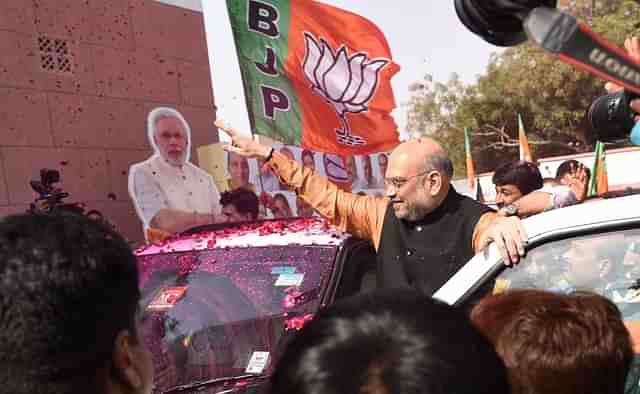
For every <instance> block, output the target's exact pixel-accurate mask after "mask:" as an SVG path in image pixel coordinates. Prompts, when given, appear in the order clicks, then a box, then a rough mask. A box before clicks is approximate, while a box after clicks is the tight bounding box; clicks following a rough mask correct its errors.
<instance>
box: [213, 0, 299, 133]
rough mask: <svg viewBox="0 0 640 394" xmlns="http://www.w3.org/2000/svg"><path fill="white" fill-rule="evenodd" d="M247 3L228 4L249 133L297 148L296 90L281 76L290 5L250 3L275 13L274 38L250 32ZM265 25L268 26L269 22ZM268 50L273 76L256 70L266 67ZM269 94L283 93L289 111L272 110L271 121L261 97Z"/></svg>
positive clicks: (264, 0)
mask: <svg viewBox="0 0 640 394" xmlns="http://www.w3.org/2000/svg"><path fill="white" fill-rule="evenodd" d="M249 3H250V1H249V0H227V10H228V13H229V18H230V21H231V26H232V29H233V36H234V40H235V44H236V51H237V54H238V61H239V63H240V71H241V73H242V81H243V84H244V92H245V98H246V104H247V109H248V112H249V118H250V121H251V128H252V131H253V132H254V133H257V134H262V135H266V136H268V137H270V138H273V139H275V140H278V141H282V142H284V143H287V144H294V145H299V144H300V142H301V138H300V137H301V121H302V117H301V114H300V110H299V105H298V99H297V97H296V94H295V89H294V87H293V85H292V84H291V82H290V81H289V80H288V79H287V78H286V75H285V74H284V63H285V61H286V59H287V55H288V51H289V33H290V32H289V27H290V20H291V10H290V1H289V0H260V1H259V2H258V1H254V2H253V4H254V5H258V6H261V7H268V8H269V9H270V10H273V9H275V10H277V21H276V22H275V26H277V33H278V34H277V37H271V36H269V35H266V34H264V33H261V32H260V31H256V30H255V29H253V30H252V29H251V28H250V22H249V18H250V15H249ZM266 23H267V25H269V23H270V22H266ZM262 25H263V26H264V25H265V23H263V24H262ZM268 48H272V49H273V53H274V54H275V63H274V64H275V70H276V71H277V74H276V75H270V74H269V73H265V72H263V71H261V70H260V69H259V68H258V66H257V65H258V64H265V61H266V60H267V58H268V56H267V55H268V51H269V49H268ZM229 61H231V60H229ZM223 77H224V76H223ZM270 91H275V92H276V93H278V94H281V93H282V94H284V96H286V98H287V100H288V109H287V110H279V109H275V110H274V111H273V117H272V118H270V117H269V116H268V115H269V114H267V113H265V112H266V110H267V108H269V105H268V104H269V103H267V102H265V100H264V95H265V94H266V95H267V97H269V94H268V93H269V92H270ZM280 92H281V93H280ZM271 107H273V106H271Z"/></svg>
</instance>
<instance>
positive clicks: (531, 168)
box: [493, 161, 542, 195]
mask: <svg viewBox="0 0 640 394" xmlns="http://www.w3.org/2000/svg"><path fill="white" fill-rule="evenodd" d="M493 183H494V184H495V185H496V186H504V185H515V186H516V187H517V188H518V190H520V192H521V193H522V195H526V194H529V193H531V192H532V191H534V190H538V189H540V188H541V187H542V174H540V170H539V169H538V167H537V166H536V165H535V164H533V163H530V162H528V161H513V162H509V163H504V164H502V165H500V166H499V167H498V168H496V170H495V172H494V173H493Z"/></svg>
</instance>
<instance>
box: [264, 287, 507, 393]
mask: <svg viewBox="0 0 640 394" xmlns="http://www.w3.org/2000/svg"><path fill="white" fill-rule="evenodd" d="M271 381H272V386H271V392H272V393H273V394H316V393H326V394H347V393H348V394H415V393H428V394H446V393H456V394H508V393H509V384H508V381H507V373H506V370H505V367H504V364H503V362H502V361H501V360H500V358H499V357H498V355H497V354H496V352H495V350H494V349H493V347H492V346H491V343H489V341H488V340H487V339H485V338H484V337H483V336H482V335H481V334H480V333H479V332H478V331H477V330H476V329H475V328H474V327H473V326H472V324H471V322H470V321H469V319H468V317H467V316H466V315H465V313H464V312H463V311H462V310H460V309H455V308H453V307H451V306H449V305H446V304H444V303H441V302H438V301H436V300H434V299H433V298H430V297H426V296H424V295H422V294H420V293H418V292H416V291H410V290H400V289H395V290H385V291H375V292H372V293H367V294H361V295H358V296H355V297H350V298H347V299H344V300H342V301H339V302H337V303H336V304H334V305H332V306H330V307H329V308H327V309H326V310H323V311H321V312H320V313H319V314H318V315H317V316H315V317H314V319H313V320H312V321H311V322H309V323H307V324H306V325H305V326H304V327H303V328H302V330H301V331H300V332H299V333H298V334H297V335H296V336H295V337H294V338H293V340H292V342H291V343H290V344H289V346H287V348H286V350H285V352H284V354H283V356H282V357H281V358H280V359H279V361H278V363H277V365H276V367H275V373H274V374H273V377H272V379H271Z"/></svg>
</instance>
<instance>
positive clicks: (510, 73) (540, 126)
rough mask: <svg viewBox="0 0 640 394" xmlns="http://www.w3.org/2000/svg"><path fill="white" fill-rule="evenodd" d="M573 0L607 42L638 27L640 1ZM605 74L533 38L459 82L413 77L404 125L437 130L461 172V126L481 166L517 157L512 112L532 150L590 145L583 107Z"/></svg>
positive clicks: (544, 152)
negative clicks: (581, 67)
mask: <svg viewBox="0 0 640 394" xmlns="http://www.w3.org/2000/svg"><path fill="white" fill-rule="evenodd" d="M593 4H594V2H593V1H592V0H574V1H571V2H569V6H570V9H569V11H570V12H571V13H573V14H574V15H576V16H577V18H578V19H581V20H583V21H590V22H592V28H593V30H595V31H596V32H598V33H600V34H602V35H603V36H605V37H606V38H607V39H609V40H611V41H612V42H614V43H616V44H618V45H622V44H623V42H624V39H625V38H626V37H628V36H631V35H634V34H637V31H638V26H639V24H638V22H640V6H638V4H637V3H635V2H634V1H631V0H609V1H606V2H605V1H596V2H595V8H592V7H591V6H592V5H593ZM603 86H604V81H602V80H600V79H598V78H596V77H593V76H591V75H590V74H588V73H585V72H580V71H578V70H577V69H576V68H574V67H573V66H570V65H567V64H565V63H562V62H561V61H559V60H558V59H557V58H556V57H555V56H553V55H550V54H548V53H546V52H544V51H543V50H542V49H540V48H538V47H536V46H535V45H533V44H531V43H527V44H523V45H519V46H516V47H511V48H507V49H505V50H504V51H502V52H500V53H495V54H493V55H492V57H491V59H490V62H489V65H488V66H487V70H486V72H485V73H484V74H483V75H482V76H481V77H479V79H478V81H477V82H476V83H475V84H473V85H470V86H464V85H463V84H462V83H461V82H460V81H459V79H458V78H457V76H456V75H454V76H452V78H451V79H450V80H449V81H448V82H447V83H444V84H443V83H438V82H432V81H429V80H428V79H425V80H424V81H421V82H420V83H417V84H415V86H413V85H412V88H413V97H412V99H411V100H410V102H409V110H408V129H409V130H410V131H411V132H414V133H423V134H428V135H432V136H434V137H436V138H437V139H438V140H440V142H441V143H442V144H443V145H445V147H446V148H447V149H448V150H449V151H450V152H451V154H452V158H453V160H454V165H455V168H456V172H457V174H458V175H462V174H464V144H463V143H462V141H463V132H462V131H463V130H464V128H465V127H468V128H469V129H470V130H472V131H473V132H472V134H471V138H472V146H473V148H474V152H473V156H474V161H475V162H476V169H477V170H478V171H479V172H484V171H491V170H493V169H494V168H495V165H496V163H499V162H503V161H505V160H515V159H517V157H518V144H517V140H516V138H517V133H518V123H517V114H518V113H520V114H521V115H522V117H523V119H524V124H525V129H526V131H527V136H528V138H529V143H530V145H531V148H532V153H533V155H534V157H535V158H540V157H548V156H556V155H562V154H569V153H575V152H583V151H586V150H591V149H592V146H591V145H590V143H589V142H590V141H588V138H585V136H586V132H587V129H588V125H587V122H586V120H585V113H586V110H587V109H588V107H589V106H590V104H591V103H592V102H593V100H594V99H595V98H597V97H598V96H600V95H602V94H605V92H604V89H603Z"/></svg>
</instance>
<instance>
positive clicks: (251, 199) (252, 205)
mask: <svg viewBox="0 0 640 394" xmlns="http://www.w3.org/2000/svg"><path fill="white" fill-rule="evenodd" d="M229 204H231V205H233V206H234V207H235V208H236V210H237V211H238V212H240V213H241V214H244V215H246V214H249V215H251V219H252V220H256V219H257V218H258V212H259V209H260V201H259V200H258V196H256V194H255V193H254V192H252V191H250V190H247V189H244V188H241V187H240V188H237V189H233V190H231V191H227V192H222V194H221V195H220V205H222V206H223V207H224V206H225V205H229Z"/></svg>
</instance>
